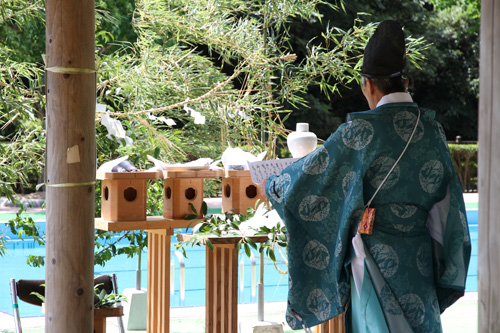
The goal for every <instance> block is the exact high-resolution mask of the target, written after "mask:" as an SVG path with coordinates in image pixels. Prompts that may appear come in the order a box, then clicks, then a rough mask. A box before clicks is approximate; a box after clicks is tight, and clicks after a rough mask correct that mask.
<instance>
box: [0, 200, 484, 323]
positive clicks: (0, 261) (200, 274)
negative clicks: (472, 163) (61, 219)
mask: <svg viewBox="0 0 500 333" xmlns="http://www.w3.org/2000/svg"><path fill="white" fill-rule="evenodd" d="M467 218H468V221H469V230H470V236H471V240H472V257H471V262H470V266H469V272H468V278H467V286H466V291H468V292H470V291H477V240H478V230H477V228H478V225H477V221H478V212H477V210H467ZM44 224H45V223H43V222H40V225H41V226H44ZM0 233H3V234H4V235H7V236H9V237H11V240H10V241H9V242H8V251H7V254H6V256H5V257H1V258H0V311H1V312H4V313H8V314H11V313H12V305H11V304H12V303H11V296H10V288H9V280H10V278H15V279H19V278H24V279H43V278H44V276H45V267H42V268H33V267H29V266H28V265H27V264H26V258H27V257H28V255H30V254H34V255H45V247H40V246H38V245H36V244H35V243H34V242H33V241H32V240H24V241H21V240H18V239H17V236H14V235H12V234H10V232H9V231H8V228H7V227H5V226H3V224H2V225H1V226H0ZM176 242H177V241H176V240H175V236H173V237H172V245H171V262H173V263H174V277H175V280H174V286H175V290H174V292H173V293H171V306H172V307H180V306H201V305H204V302H205V248H204V247H193V248H191V247H188V248H186V250H187V256H188V258H185V259H184V260H185V266H186V282H185V283H186V287H185V288H186V292H185V298H184V301H183V302H181V299H180V297H181V295H180V288H179V261H178V259H177V256H175V255H174V251H175V247H174V244H175V243H176ZM124 245H126V243H125V242H124V243H123V244H122V246H124ZM254 254H255V256H256V259H255V262H256V266H255V269H256V274H255V276H256V278H257V279H258V277H259V269H260V268H259V259H258V258H257V253H254ZM239 262H240V269H241V266H243V269H242V270H240V274H239V276H240V281H239V284H238V285H239V302H240V303H253V302H256V301H257V299H256V289H255V283H258V281H257V282H254V284H252V274H251V267H252V266H251V260H250V259H249V258H248V257H247V256H246V255H245V254H240V258H239ZM137 265H138V261H137V258H132V259H129V258H127V257H126V256H125V255H121V256H117V257H115V258H113V259H112V260H111V261H109V262H107V263H106V266H104V267H101V266H95V267H94V274H95V275H99V274H110V273H116V274H117V279H118V287H119V291H120V292H123V289H125V288H135V276H136V269H137ZM141 270H142V274H141V280H142V287H143V288H147V252H144V254H143V255H142V262H141ZM264 276H265V278H264V279H265V285H266V286H265V301H266V302H276V301H285V300H286V296H287V291H288V281H287V278H286V277H283V276H282V275H281V274H279V273H278V272H277V271H276V269H275V268H274V266H273V264H272V263H271V262H269V261H267V260H266V264H265V273H264ZM19 309H20V313H21V316H23V317H27V316H40V315H41V312H40V307H36V306H32V305H29V304H27V303H24V302H20V303H19Z"/></svg>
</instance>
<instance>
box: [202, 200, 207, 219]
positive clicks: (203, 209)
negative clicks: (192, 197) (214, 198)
mask: <svg viewBox="0 0 500 333" xmlns="http://www.w3.org/2000/svg"><path fill="white" fill-rule="evenodd" d="M201 211H202V214H203V216H205V215H207V212H208V205H207V203H206V202H205V201H203V203H202V204H201Z"/></svg>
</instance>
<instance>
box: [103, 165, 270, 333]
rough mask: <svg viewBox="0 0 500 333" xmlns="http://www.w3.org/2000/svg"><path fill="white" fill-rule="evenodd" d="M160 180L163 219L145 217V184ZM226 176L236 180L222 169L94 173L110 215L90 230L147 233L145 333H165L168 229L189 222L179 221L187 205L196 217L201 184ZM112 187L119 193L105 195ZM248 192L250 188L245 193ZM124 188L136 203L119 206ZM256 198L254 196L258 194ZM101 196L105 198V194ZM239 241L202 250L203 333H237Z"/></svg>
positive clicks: (240, 205) (242, 204)
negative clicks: (204, 287) (204, 256)
mask: <svg viewBox="0 0 500 333" xmlns="http://www.w3.org/2000/svg"><path fill="white" fill-rule="evenodd" d="M161 176H163V178H164V196H163V197H164V213H163V216H146V215H145V209H146V205H145V204H144V203H143V202H144V201H145V200H146V197H145V196H146V188H145V186H146V181H147V180H148V179H156V178H160V177H161ZM226 176H228V177H229V176H230V177H232V179H233V180H235V179H237V178H238V176H239V175H237V174H235V173H234V172H233V173H230V174H228V175H226V174H225V173H224V170H222V169H221V170H197V171H195V170H187V171H182V170H181V171H164V172H163V174H161V173H159V174H155V173H153V174H146V173H145V174H140V172H139V173H98V175H97V179H101V180H103V187H105V186H109V187H108V190H107V195H108V197H107V200H108V201H109V202H107V203H106V205H109V207H108V206H107V207H106V209H109V211H110V212H111V214H109V215H106V216H103V217H102V218H96V219H95V228H97V229H101V230H106V231H131V230H147V232H148V292H147V297H148V301H147V302H148V309H147V332H150V333H168V332H169V329H170V243H171V236H172V235H173V233H174V229H178V228H187V227H188V225H189V224H191V223H192V222H193V221H192V220H184V219H182V217H184V216H185V215H187V214H192V211H191V208H190V204H193V205H194V206H195V208H196V209H197V211H198V212H201V209H200V208H201V203H202V202H203V179H207V178H219V177H226ZM247 176H248V175H247V174H246V173H244V175H242V177H245V178H248V177H247ZM226 178H227V177H226ZM246 180H248V179H246ZM143 184H144V186H143ZM113 186H119V187H118V188H117V189H114V188H113V189H111V187H113ZM248 186H250V184H247V186H246V187H245V188H247V187H248ZM130 187H132V188H133V189H135V190H137V193H136V194H137V199H136V200H123V198H122V196H124V195H125V191H126V190H127V189H128V188H130ZM240 187H241V186H240ZM240 187H237V189H235V192H234V194H236V196H239V194H238V191H240V190H239V188H240ZM241 188H243V187H241ZM257 193H260V191H259V190H258V189H257ZM111 195H112V196H111ZM103 196H106V193H105V191H103ZM259 198H260V197H257V196H255V197H254V198H251V199H252V200H243V201H242V200H237V201H234V202H231V203H227V204H226V206H225V208H226V209H227V210H229V209H234V211H235V212H240V211H241V212H244V211H246V209H247V208H249V207H254V206H255V202H256V200H257V199H259ZM105 199H106V197H103V200H105ZM111 199H112V200H111ZM111 205H112V206H111ZM122 205H126V206H127V207H126V209H127V211H128V212H129V213H127V214H123V213H122V212H121V209H122V208H121V207H122ZM136 210H137V211H136ZM143 217H144V218H143ZM259 237H260V236H259ZM259 237H252V238H253V239H254V241H255V242H256V243H257V242H263V241H266V240H267V236H263V237H260V238H259ZM239 239H240V238H221V239H211V241H212V243H213V245H214V251H211V250H207V259H206V260H207V275H206V280H207V296H206V300H207V302H206V309H207V310H206V311H207V319H206V326H207V329H206V332H217V333H219V332H228V333H231V332H237V325H238V289H237V282H238V266H237V260H238V253H236V243H237V242H238V241H239Z"/></svg>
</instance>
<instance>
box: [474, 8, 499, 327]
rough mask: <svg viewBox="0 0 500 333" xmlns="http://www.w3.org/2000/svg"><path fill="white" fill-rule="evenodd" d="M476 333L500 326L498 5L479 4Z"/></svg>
mask: <svg viewBox="0 0 500 333" xmlns="http://www.w3.org/2000/svg"><path fill="white" fill-rule="evenodd" d="M479 91H480V97H479V249H478V250H479V251H478V280H479V281H478V282H479V283H478V290H479V302H478V306H479V317H478V318H479V320H478V322H479V332H498V330H499V327H500V302H499V301H498V300H499V299H500V284H499V283H498V277H499V276H500V260H499V259H498V253H500V205H499V204H498V200H499V198H500V148H499V147H498V141H499V139H500V2H499V1H496V0H483V1H481V47H480V85H479Z"/></svg>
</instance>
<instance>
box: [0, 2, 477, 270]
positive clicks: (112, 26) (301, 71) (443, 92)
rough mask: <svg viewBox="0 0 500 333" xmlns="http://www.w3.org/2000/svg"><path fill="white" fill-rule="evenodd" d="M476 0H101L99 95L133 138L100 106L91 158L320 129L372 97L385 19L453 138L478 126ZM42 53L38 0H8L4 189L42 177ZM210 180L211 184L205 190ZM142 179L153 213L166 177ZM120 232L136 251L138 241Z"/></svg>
mask: <svg viewBox="0 0 500 333" xmlns="http://www.w3.org/2000/svg"><path fill="white" fill-rule="evenodd" d="M479 3H480V2H479V1H478V0H474V1H465V0H460V1H458V0H457V1H451V0H440V1H438V0H434V1H428V2H425V1H417V0H408V1H396V0H356V1H348V2H342V1H335V0H331V1H326V0H293V1H292V0H253V1H243V0H232V1H228V0H189V1H188V0H166V1H165V0H137V1H134V0H96V66H97V69H98V74H97V85H96V90H97V96H98V99H97V102H98V103H100V104H105V105H106V112H105V113H106V114H107V115H109V116H111V117H112V118H114V119H116V120H119V121H120V122H121V124H122V125H123V127H124V129H125V132H126V135H127V136H128V137H129V138H131V139H132V140H133V144H132V145H127V144H126V143H125V140H124V139H123V138H121V139H119V138H116V137H112V136H110V135H109V133H108V131H107V130H106V128H105V127H104V126H103V125H101V120H102V117H103V116H104V114H105V113H103V112H97V113H96V133H97V138H96V139H97V164H98V165H100V164H102V163H103V162H106V161H108V160H110V159H113V158H116V157H118V156H123V155H129V156H130V158H129V160H130V161H131V162H132V163H133V164H135V165H136V166H137V167H140V168H148V167H150V166H151V163H149V162H148V161H147V158H146V156H147V155H152V156H154V157H156V158H158V159H160V160H163V161H165V162H167V163H173V162H186V161H190V160H194V159H196V158H199V157H210V158H213V159H214V160H217V159H219V158H220V156H221V154H222V152H223V151H224V150H225V149H226V148H227V147H229V146H231V147H244V148H245V149H246V150H247V151H250V152H252V153H257V152H260V151H264V150H265V151H267V152H268V155H267V156H268V158H273V157H275V156H277V155H279V154H280V153H279V152H280V149H281V150H282V146H283V140H284V138H285V137H286V134H287V132H288V129H293V128H294V127H295V123H296V122H299V121H305V122H309V123H310V128H311V130H312V131H314V132H316V133H317V134H318V137H319V138H320V139H326V138H327V137H328V136H329V135H330V134H331V133H332V132H333V131H334V130H335V129H336V128H337V127H338V126H339V125H340V124H341V122H342V121H344V119H345V116H346V114H347V113H348V112H352V111H359V110H364V109H366V108H367V105H366V102H365V101H364V98H363V97H362V95H361V90H360V87H359V69H360V65H361V59H362V51H363V49H364V45H365V44H366V42H367V39H368V37H369V36H370V35H371V33H372V31H373V29H374V28H375V27H376V22H379V21H381V20H383V19H386V18H393V19H398V20H400V21H401V22H402V23H403V24H404V25H405V31H406V34H407V36H408V37H409V38H408V41H409V53H408V59H409V77H410V79H411V89H410V90H411V93H412V95H413V96H414V99H415V100H416V101H417V102H419V103H420V104H421V105H422V106H423V107H428V108H432V109H435V110H437V111H438V118H439V120H440V121H441V122H442V123H443V125H444V128H445V130H446V133H447V136H448V137H449V138H453V137H454V136H455V135H458V134H459V135H461V136H462V138H463V139H475V138H476V137H477V134H476V132H477V97H478V80H477V77H478V44H479V43H478V35H479V23H478V22H479ZM367 13H370V14H367ZM424 38H425V41H424ZM44 54H45V1H44V0H5V1H2V2H1V3H0V176H1V180H0V195H2V196H7V197H9V198H11V199H13V196H14V194H15V193H29V192H31V191H34V190H35V186H36V184H40V183H43V168H44V165H45V161H44V158H45V157H44V152H45V129H44V122H45V87H44V70H45V68H44ZM424 57H425V58H426V60H425V61H424V62H422V59H423V58H424ZM186 108H188V109H186ZM186 110H187V111H186ZM190 110H194V111H196V112H199V113H200V115H202V116H204V117H205V120H206V122H205V124H204V125H200V124H196V123H195V121H194V120H195V118H194V117H192V114H191V111H190ZM162 119H170V120H173V121H175V125H171V124H170V125H168V124H166V123H165V122H164V121H163V120H162ZM287 128H288V129H287ZM217 188H218V184H217V183H214V184H211V185H210V186H207V189H208V191H209V192H210V194H216V193H217ZM150 191H151V192H152V193H151V199H150V202H148V212H149V213H153V214H155V215H158V214H159V213H161V212H160V211H159V208H158V207H161V206H159V205H158V202H159V200H160V199H161V192H162V191H161V184H159V185H158V184H153V185H152V186H151V190H150ZM96 194H97V195H96V197H97V202H96V208H97V211H96V215H99V206H100V205H99V198H100V196H99V195H98V194H99V191H98V190H97V191H96ZM96 237H98V238H100V239H102V240H103V249H106V250H105V251H104V252H102V253H103V254H102V256H101V258H102V260H103V262H105V260H106V259H107V258H109V257H110V256H112V255H114V254H116V253H117V252H116V251H118V250H116V248H115V247H113V245H109V244H108V243H106V241H109V240H110V238H109V237H108V234H101V233H98V235H97V236H96ZM127 237H130V238H129V241H130V242H131V244H132V245H131V247H130V248H129V249H128V250H124V251H128V252H127V254H128V255H130V256H133V255H134V254H137V253H138V249H140V248H141V246H143V245H141V244H145V243H146V240H144V239H139V240H137V238H136V237H137V236H135V235H134V234H133V233H132V234H130V235H128V236H127ZM0 239H1V236H0ZM106 244H107V245H106ZM97 258H99V257H97ZM97 260H101V259H97Z"/></svg>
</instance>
